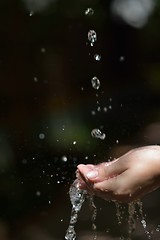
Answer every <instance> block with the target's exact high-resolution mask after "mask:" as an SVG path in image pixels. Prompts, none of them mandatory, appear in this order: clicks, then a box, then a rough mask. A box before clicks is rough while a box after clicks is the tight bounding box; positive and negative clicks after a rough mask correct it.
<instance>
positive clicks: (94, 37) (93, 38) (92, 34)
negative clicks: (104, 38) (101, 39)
mask: <svg viewBox="0 0 160 240" xmlns="http://www.w3.org/2000/svg"><path fill="white" fill-rule="evenodd" d="M88 41H89V42H90V45H91V46H93V45H94V43H95V42H96V41H97V33H96V32H95V31H94V30H90V31H89V32H88Z"/></svg>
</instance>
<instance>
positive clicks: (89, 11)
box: [85, 8, 94, 16]
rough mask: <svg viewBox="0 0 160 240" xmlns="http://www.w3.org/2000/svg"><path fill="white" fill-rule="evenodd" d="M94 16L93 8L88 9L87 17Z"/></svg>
mask: <svg viewBox="0 0 160 240" xmlns="http://www.w3.org/2000/svg"><path fill="white" fill-rule="evenodd" d="M93 14H94V10H93V9H92V8H87V9H86V11H85V15H86V16H92V15H93Z"/></svg>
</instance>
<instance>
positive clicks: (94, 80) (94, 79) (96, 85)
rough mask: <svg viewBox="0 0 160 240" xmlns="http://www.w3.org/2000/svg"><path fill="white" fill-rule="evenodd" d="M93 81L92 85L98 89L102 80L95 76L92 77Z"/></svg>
mask: <svg viewBox="0 0 160 240" xmlns="http://www.w3.org/2000/svg"><path fill="white" fill-rule="evenodd" d="M91 83H92V87H93V88H94V89H96V90H98V89H99V88H100V81H99V79H98V78H97V77H93V78H92V79H91Z"/></svg>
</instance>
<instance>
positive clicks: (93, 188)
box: [77, 146, 160, 202]
mask: <svg viewBox="0 0 160 240" xmlns="http://www.w3.org/2000/svg"><path fill="white" fill-rule="evenodd" d="M77 179H78V181H79V186H80V188H81V189H86V190H87V191H88V192H90V193H91V194H94V195H96V196H98V197H101V198H103V199H106V200H118V201H121V202H131V201H134V200H136V199H139V198H141V197H142V196H144V195H145V194H147V193H149V192H151V191H153V190H154V189H156V188H158V187H159V186H160V147H159V146H146V147H141V148H136V149H133V150H131V151H129V152H128V153H126V154H125V155H123V156H121V157H119V158H118V159H116V160H114V161H112V162H103V163H101V164H98V165H84V164H80V165H78V169H77Z"/></svg>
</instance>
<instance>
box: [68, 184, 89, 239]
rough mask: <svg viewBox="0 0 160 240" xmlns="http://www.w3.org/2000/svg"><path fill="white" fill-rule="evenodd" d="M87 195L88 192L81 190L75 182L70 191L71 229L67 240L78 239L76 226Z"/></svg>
mask: <svg viewBox="0 0 160 240" xmlns="http://www.w3.org/2000/svg"><path fill="white" fill-rule="evenodd" d="M86 194H87V191H85V190H81V189H79V187H78V182H77V180H75V181H74V183H73V184H72V185H71V187H70V190H69V195H70V201H71V204H72V211H71V218H70V223H69V227H68V229H67V231H66V235H65V239H66V240H75V239H76V232H75V224H76V222H77V219H78V213H79V211H80V210H81V207H82V205H83V202H84V201H85V196H86Z"/></svg>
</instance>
